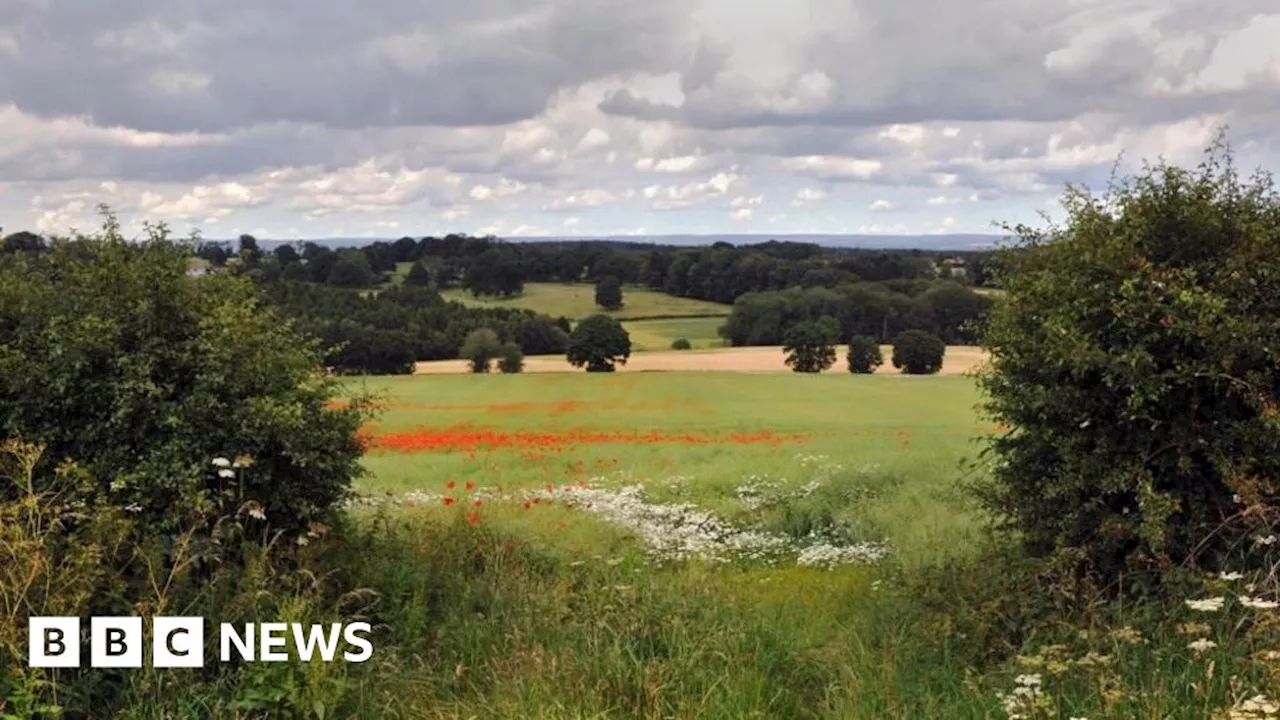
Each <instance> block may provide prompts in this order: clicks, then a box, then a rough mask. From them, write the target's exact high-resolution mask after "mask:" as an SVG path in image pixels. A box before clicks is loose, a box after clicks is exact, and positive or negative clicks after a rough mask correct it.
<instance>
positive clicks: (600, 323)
mask: <svg viewBox="0 0 1280 720" xmlns="http://www.w3.org/2000/svg"><path fill="white" fill-rule="evenodd" d="M566 355H567V357H568V360H569V364H571V365H573V366H574V367H582V366H584V365H585V366H586V368H587V372H613V371H614V365H626V364H627V358H629V357H630V356H631V336H630V335H628V334H627V331H626V329H625V328H623V327H622V323H620V322H618V321H617V320H614V319H613V318H611V317H609V316H608V315H592V316H591V317H588V318H586V319H585V320H583V321H582V322H580V323H578V326H577V327H575V328H574V329H573V332H571V333H569V348H568V350H567V352H566Z"/></svg>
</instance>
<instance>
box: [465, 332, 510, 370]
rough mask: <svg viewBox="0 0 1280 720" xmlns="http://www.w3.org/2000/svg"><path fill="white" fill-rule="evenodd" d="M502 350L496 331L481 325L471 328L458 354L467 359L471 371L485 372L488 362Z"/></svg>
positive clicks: (488, 367) (487, 368)
mask: <svg viewBox="0 0 1280 720" xmlns="http://www.w3.org/2000/svg"><path fill="white" fill-rule="evenodd" d="M501 352H502V343H501V342H500V341H499V340H498V333H496V332H494V331H493V330H491V329H490V328H487V327H482V328H476V329H475V330H472V331H471V332H470V333H469V334H468V335H467V339H466V340H465V341H463V343H462V348H461V349H460V350H459V351H458V356H459V357H461V358H462V359H463V360H466V361H467V367H469V368H470V369H471V372H473V373H487V372H489V369H490V363H491V362H492V361H493V359H494V358H495V357H497V356H498V354H499V353H501Z"/></svg>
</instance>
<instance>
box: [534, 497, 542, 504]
mask: <svg viewBox="0 0 1280 720" xmlns="http://www.w3.org/2000/svg"><path fill="white" fill-rule="evenodd" d="M533 504H534V505H541V504H542V498H540V497H536V498H534V499H533Z"/></svg>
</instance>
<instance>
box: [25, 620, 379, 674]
mask: <svg viewBox="0 0 1280 720" xmlns="http://www.w3.org/2000/svg"><path fill="white" fill-rule="evenodd" d="M151 630H152V633H151V643H150V644H151V667H157V668H198V667H204V663H205V642H204V641H205V632H204V630H205V624H204V618H199V617H157V618H153V619H152V621H151ZM370 632H371V628H370V626H369V623H364V622H356V623H350V624H347V625H342V624H340V623H331V624H329V625H302V624H299V623H261V624H258V625H255V624H254V623H246V624H245V625H244V626H243V627H242V628H237V627H236V626H235V625H233V624H231V623H222V624H221V625H220V626H219V628H218V658H219V659H220V660H221V661H222V662H224V663H225V662H232V661H233V660H237V659H238V660H242V661H247V662H284V661H287V660H289V659H290V658H291V656H290V654H289V652H288V650H287V648H288V645H289V638H290V637H292V638H293V649H294V650H295V651H296V653H297V657H298V659H300V660H303V661H310V660H311V659H312V658H313V657H316V656H319V658H320V659H321V660H323V661H324V662H333V661H334V660H335V659H337V658H338V657H341V658H342V659H343V660H345V661H346V662H352V663H360V662H364V661H366V660H368V659H369V658H370V657H371V656H372V655H373V644H372V643H370V642H369V639H368V638H367V637H366V636H367V635H368V634H369V633H370ZM28 640H29V647H28V651H27V663H28V664H29V665H30V666H31V667H33V668H78V667H80V666H81V665H80V650H81V645H80V643H81V640H80V618H78V617H33V618H31V624H30V627H29V629H28ZM342 641H345V643H346V645H347V646H348V647H347V649H345V650H344V651H343V652H342V653H341V655H339V653H338V649H339V647H340V646H341V645H342V644H343V643H342ZM146 644H147V643H146V636H145V635H144V633H143V631H142V618H140V617H94V618H89V667H95V668H140V667H142V661H143V649H144V646H145V645H146Z"/></svg>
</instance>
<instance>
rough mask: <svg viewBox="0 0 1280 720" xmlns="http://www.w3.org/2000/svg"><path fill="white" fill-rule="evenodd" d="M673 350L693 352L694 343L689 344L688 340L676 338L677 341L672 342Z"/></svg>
mask: <svg viewBox="0 0 1280 720" xmlns="http://www.w3.org/2000/svg"><path fill="white" fill-rule="evenodd" d="M671 349H672V350H692V349H693V343H691V342H689V340H688V339H687V338H676V339H675V340H673V341H671Z"/></svg>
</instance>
